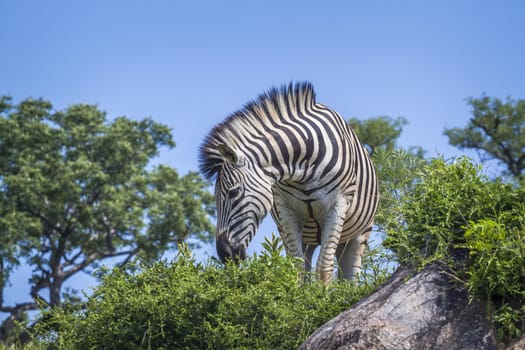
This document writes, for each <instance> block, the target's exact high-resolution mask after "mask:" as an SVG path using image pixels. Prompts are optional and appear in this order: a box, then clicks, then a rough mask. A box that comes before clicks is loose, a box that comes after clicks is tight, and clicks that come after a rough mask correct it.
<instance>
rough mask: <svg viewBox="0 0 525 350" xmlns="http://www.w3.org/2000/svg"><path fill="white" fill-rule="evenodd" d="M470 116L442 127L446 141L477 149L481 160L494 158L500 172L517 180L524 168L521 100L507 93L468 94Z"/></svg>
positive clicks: (524, 128) (524, 115)
mask: <svg viewBox="0 0 525 350" xmlns="http://www.w3.org/2000/svg"><path fill="white" fill-rule="evenodd" d="M467 101H468V104H469V105H470V106H471V107H472V118H471V119H470V121H469V123H468V124H467V126H466V127H464V128H449V129H445V131H444V134H445V135H446V136H447V137H448V138H449V142H450V144H452V145H454V146H458V147H459V148H461V149H463V148H471V149H475V150H477V151H478V152H479V154H480V156H481V159H482V160H492V159H495V160H497V161H499V162H500V163H502V164H503V165H504V166H505V168H506V169H505V171H504V173H505V174H506V175H510V176H512V177H514V178H517V179H518V180H520V179H523V176H524V172H525V100H523V99H520V100H513V99H511V98H510V97H509V98H507V100H506V101H502V100H500V99H498V98H495V97H489V96H482V97H481V98H469V99H468V100H467Z"/></svg>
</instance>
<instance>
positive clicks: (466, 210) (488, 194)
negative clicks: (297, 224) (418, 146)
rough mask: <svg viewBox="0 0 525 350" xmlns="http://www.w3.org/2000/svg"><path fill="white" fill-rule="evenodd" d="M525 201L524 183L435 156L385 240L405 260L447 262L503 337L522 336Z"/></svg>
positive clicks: (398, 211)
mask: <svg viewBox="0 0 525 350" xmlns="http://www.w3.org/2000/svg"><path fill="white" fill-rule="evenodd" d="M524 203H525V190H524V189H523V188H519V187H513V186H512V185H510V184H505V183H503V182H501V181H499V180H496V181H491V180H489V179H488V178H487V177H485V176H483V175H482V174H481V168H480V167H478V166H475V165H473V164H472V163H471V162H470V161H469V160H468V159H467V158H460V159H458V160H456V161H455V162H453V163H447V162H445V161H444V160H443V159H435V160H433V161H432V162H430V163H429V164H428V165H425V166H424V167H423V170H422V171H421V173H420V174H419V180H418V181H416V182H414V184H413V185H412V188H411V190H410V191H407V192H406V193H405V195H404V196H403V197H402V198H401V199H400V202H399V203H398V205H397V207H396V208H395V210H394V211H393V212H395V215H393V216H391V218H390V221H389V222H388V223H387V224H386V225H385V227H386V230H387V238H386V239H385V241H384V245H385V246H386V247H389V248H390V249H392V250H393V252H394V253H395V255H396V258H397V259H398V261H399V262H400V263H402V264H414V265H417V266H419V267H422V266H425V265H426V264H429V263H431V262H433V261H437V260H441V261H445V262H447V263H448V265H449V266H450V267H451V269H452V270H454V271H455V275H456V279H457V280H458V281H463V282H464V283H465V285H466V287H467V289H468V290H469V292H470V295H471V298H474V297H482V298H485V299H486V300H487V301H488V305H489V310H491V309H493V310H492V311H491V313H492V314H493V316H494V321H495V324H496V325H497V326H498V327H499V330H498V331H499V333H500V335H502V337H511V336H516V335H518V334H519V333H520V328H523V326H520V322H522V320H523V319H524V317H523V316H524V314H523V313H524V311H525V310H523V309H522V305H524V304H525V240H524V238H525V237H524V236H525V204H524ZM520 313H521V317H520Z"/></svg>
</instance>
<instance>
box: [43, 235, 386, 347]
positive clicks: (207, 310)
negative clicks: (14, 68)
mask: <svg viewBox="0 0 525 350" xmlns="http://www.w3.org/2000/svg"><path fill="white" fill-rule="evenodd" d="M267 244H268V245H267V249H278V245H276V244H275V242H273V243H272V242H267ZM272 244H273V247H274V248H271V247H272ZM268 247H270V248H268ZM179 251H180V252H179V254H178V256H177V257H176V259H175V260H174V261H173V262H172V263H166V262H159V263H155V264H152V265H144V264H137V265H136V266H135V268H136V270H137V271H136V272H135V273H128V272H126V271H122V270H119V269H113V270H111V271H104V272H103V273H102V276H101V283H100V285H99V286H98V287H97V288H96V289H95V291H94V293H93V295H91V296H90V297H89V298H88V300H87V302H86V303H85V304H84V305H83V306H82V307H80V308H79V307H75V308H72V309H69V310H67V309H63V308H60V309H59V308H57V309H54V310H52V311H49V312H47V313H45V315H44V316H43V321H42V322H41V323H40V325H39V326H38V332H37V336H38V337H39V338H40V339H41V341H40V344H46V345H47V348H49V349H292V348H297V347H298V346H299V345H300V344H301V343H302V342H303V341H304V340H305V339H306V338H307V336H308V335H309V334H311V333H312V332H313V331H314V330H315V329H316V328H318V327H319V326H320V325H322V324H323V323H325V322H326V321H328V320H329V319H331V318H332V317H334V316H336V315H337V314H338V313H340V312H342V311H343V310H345V309H347V308H348V307H350V306H351V305H352V304H353V303H354V302H356V301H358V300H360V299H361V298H362V297H363V296H364V295H365V294H368V293H370V292H371V290H373V289H374V288H375V287H377V286H378V285H379V283H382V282H383V281H384V279H385V278H386V276H387V273H377V269H376V270H374V269H365V271H374V273H373V274H371V275H367V273H366V272H365V273H364V274H363V280H365V281H367V283H365V284H363V285H359V286H358V285H357V284H355V283H351V282H349V281H334V282H333V283H332V284H330V285H329V286H327V287H326V286H324V285H323V284H322V283H320V282H316V281H311V282H303V278H302V277H301V274H300V272H299V270H298V269H297V267H296V266H297V264H296V260H295V259H294V258H291V257H284V256H282V255H280V254H278V253H276V252H275V250H274V251H272V252H265V253H264V254H262V255H261V256H258V257H256V256H253V257H251V258H249V259H248V260H247V261H246V262H243V263H242V264H241V265H240V266H236V265H234V264H227V265H226V266H225V267H224V266H223V265H221V264H219V263H217V262H216V261H214V260H208V261H207V262H205V263H197V262H196V261H195V260H194V258H193V257H192V255H191V253H190V252H189V250H188V249H187V248H181V249H180V250H179Z"/></svg>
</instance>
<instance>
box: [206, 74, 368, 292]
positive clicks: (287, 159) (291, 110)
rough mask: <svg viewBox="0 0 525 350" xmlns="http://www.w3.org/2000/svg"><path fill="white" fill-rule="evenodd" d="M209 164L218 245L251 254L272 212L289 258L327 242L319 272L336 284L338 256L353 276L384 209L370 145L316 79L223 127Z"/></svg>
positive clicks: (224, 252) (222, 251) (235, 254)
mask: <svg viewBox="0 0 525 350" xmlns="http://www.w3.org/2000/svg"><path fill="white" fill-rule="evenodd" d="M200 169H201V172H202V173H203V174H204V175H205V176H206V177H207V178H208V179H216V187H215V195H216V199H217V250H218V253H219V256H220V257H221V259H226V258H233V259H237V258H244V255H245V250H246V247H247V245H248V244H249V242H250V241H251V239H252V238H253V236H254V235H255V232H256V230H257V227H258V226H259V224H260V222H261V221H262V219H263V218H264V216H265V215H267V213H268V212H269V211H271V213H272V216H273V218H274V220H275V222H276V224H277V227H278V229H279V231H280V233H281V236H282V238H283V242H284V245H285V247H286V251H287V253H288V254H290V255H294V256H300V257H304V258H305V262H306V266H307V268H308V267H309V265H310V260H311V255H312V252H313V248H314V247H315V246H318V245H321V251H320V254H319V259H318V262H317V272H318V275H319V276H320V278H321V279H322V280H324V281H325V282H328V281H329V280H330V279H331V276H332V273H333V265H334V256H337V259H338V262H339V265H340V267H341V270H342V273H343V275H344V277H346V278H352V277H353V276H354V275H355V274H356V273H358V272H359V270H360V267H361V255H362V254H363V249H364V245H365V244H366V242H367V239H368V236H369V235H370V232H371V228H372V223H373V219H374V215H375V212H376V209H377V205H378V186H377V178H376V174H375V171H374V168H373V165H372V162H371V160H370V158H369V156H368V153H367V151H366V149H365V148H364V147H363V146H362V145H361V143H360V142H359V140H358V139H357V136H356V135H355V133H354V132H353V131H352V130H351V128H350V127H349V126H348V124H347V123H346V122H345V120H344V119H343V118H342V117H341V116H340V115H339V114H338V113H337V112H335V111H333V110H331V109H329V108H328V107H326V106H324V105H322V104H319V103H317V102H316V101H315V93H314V90H313V87H312V85H311V84H310V83H298V84H290V85H288V86H284V87H282V88H280V89H276V88H274V89H271V90H270V91H268V92H267V93H265V94H262V95H260V96H259V98H258V99H257V100H255V101H252V102H250V103H248V104H247V105H246V106H245V107H244V108H243V109H241V110H239V111H237V112H235V113H234V114H232V115H231V116H230V117H228V118H227V119H226V120H225V121H224V122H222V123H220V124H218V125H217V126H216V127H215V128H213V130H212V131H211V132H210V133H209V135H208V136H207V137H206V139H205V141H204V142H203V144H202V146H201V149H200Z"/></svg>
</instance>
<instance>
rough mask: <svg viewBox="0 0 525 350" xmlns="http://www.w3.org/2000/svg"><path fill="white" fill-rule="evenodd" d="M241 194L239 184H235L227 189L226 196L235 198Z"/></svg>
mask: <svg viewBox="0 0 525 350" xmlns="http://www.w3.org/2000/svg"><path fill="white" fill-rule="evenodd" d="M240 194H241V186H236V187H234V188H232V189H231V190H229V191H228V198H230V199H235V198H237V197H238V196H239V195H240Z"/></svg>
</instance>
